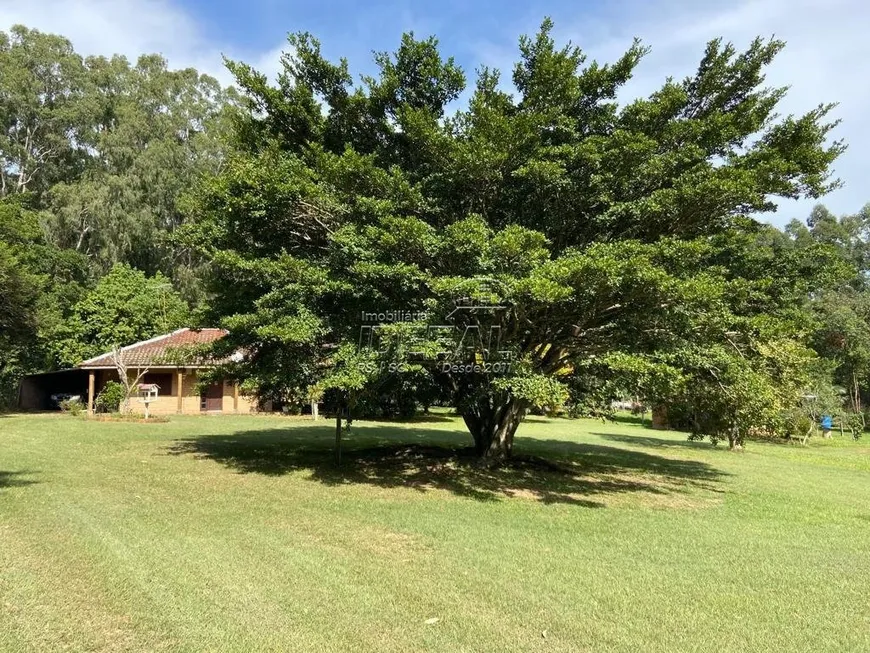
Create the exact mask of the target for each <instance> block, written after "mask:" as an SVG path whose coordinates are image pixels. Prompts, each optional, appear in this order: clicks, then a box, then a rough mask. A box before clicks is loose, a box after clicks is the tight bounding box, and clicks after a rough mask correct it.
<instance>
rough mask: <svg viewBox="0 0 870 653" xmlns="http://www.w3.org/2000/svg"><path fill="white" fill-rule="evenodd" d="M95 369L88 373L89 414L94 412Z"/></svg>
mask: <svg viewBox="0 0 870 653" xmlns="http://www.w3.org/2000/svg"><path fill="white" fill-rule="evenodd" d="M94 381H95V379H94V371H93V370H91V371H90V373H88V415H89V416H90V415H93V414H94V385H95V383H94Z"/></svg>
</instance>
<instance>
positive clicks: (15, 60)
mask: <svg viewBox="0 0 870 653" xmlns="http://www.w3.org/2000/svg"><path fill="white" fill-rule="evenodd" d="M233 97H234V95H233V92H232V90H225V89H222V88H221V87H220V85H219V84H218V82H217V81H216V80H215V79H213V78H211V77H209V76H207V75H202V74H200V73H198V72H197V71H196V70H194V69H191V68H188V69H183V70H171V69H170V68H169V67H168V65H167V62H166V60H165V59H163V57H161V56H160V55H156V54H154V55H142V56H141V57H139V59H138V60H137V61H136V62H135V63H132V64H131V63H130V62H129V61H128V60H127V59H126V58H125V57H123V56H119V55H116V56H113V57H111V58H106V57H86V58H85V57H82V56H81V55H79V54H77V53H76V52H75V50H74V49H73V47H72V44H71V43H70V42H69V41H68V40H67V39H65V38H63V37H61V36H56V35H52V34H44V33H42V32H39V31H38V30H33V29H28V28H26V27H23V26H20V25H17V26H14V27H13V28H12V29H11V30H10V31H9V32H8V33H5V32H0V125H2V127H0V197H3V196H7V195H13V194H20V193H28V194H29V195H30V196H31V198H32V204H33V208H34V209H36V210H40V211H41V219H42V224H43V228H44V230H45V234H46V236H47V237H48V239H49V240H50V242H52V243H53V244H55V245H56V246H58V247H60V248H65V249H72V250H75V251H77V252H80V253H82V254H83V255H85V256H86V257H88V259H89V260H90V261H91V263H92V266H93V268H94V271H95V273H96V274H104V273H105V272H106V271H108V270H109V268H111V267H112V265H114V264H115V263H117V262H123V263H128V264H130V265H133V266H134V267H138V268H139V269H142V270H144V271H146V272H148V273H149V274H153V273H154V272H156V271H158V270H159V271H162V272H164V273H165V274H168V275H170V276H172V277H173V278H175V279H177V280H178V281H179V282H181V283H183V284H185V285H186V286H191V285H193V281H194V279H193V278H192V273H191V269H192V268H194V267H195V264H196V261H194V260H193V259H192V258H191V256H190V252H186V251H183V250H180V249H178V248H176V247H175V246H174V244H173V242H172V240H171V233H172V231H173V230H174V229H175V228H176V227H177V226H178V225H179V223H180V222H181V220H182V212H181V210H180V208H179V206H178V200H179V196H180V195H181V193H182V192H183V191H185V190H186V189H187V188H189V187H190V185H191V184H192V183H193V181H194V180H195V179H196V178H197V177H198V176H199V175H201V174H204V173H206V172H214V171H216V170H217V169H218V168H219V166H220V164H221V161H222V158H223V154H222V147H221V145H220V143H221V139H220V135H221V133H222V132H223V131H225V130H226V129H227V128H228V127H229V119H230V116H229V115H228V113H227V111H226V108H227V106H228V104H231V103H232V101H233Z"/></svg>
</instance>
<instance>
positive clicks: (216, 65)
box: [0, 0, 283, 85]
mask: <svg viewBox="0 0 870 653" xmlns="http://www.w3.org/2000/svg"><path fill="white" fill-rule="evenodd" d="M16 23H21V24H23V25H26V26H28V27H31V28H36V29H38V30H40V31H43V32H51V33H54V34H62V35H63V36H66V37H67V38H69V39H70V40H71V41H72V43H73V45H74V46H75V48H76V50H77V51H78V52H80V53H82V54H85V55H89V54H102V55H112V54H116V53H117V54H123V55H126V56H127V58H128V59H130V60H131V61H135V60H136V58H137V57H138V56H139V55H140V54H145V53H152V52H159V53H160V54H162V55H163V56H164V57H166V59H167V60H168V61H169V64H170V66H172V67H173V68H183V67H187V66H193V67H194V68H196V69H198V70H200V71H201V72H204V73H208V74H209V75H212V76H213V77H216V78H217V79H218V80H220V82H221V83H222V84H224V85H226V84H229V83H231V82H232V76H231V75H230V73H229V71H227V69H226V68H225V67H224V65H223V59H222V55H224V54H226V55H227V56H229V57H230V58H235V59H242V60H243V61H247V62H249V63H251V64H252V65H254V66H255V67H256V68H258V69H259V70H261V71H262V72H264V73H266V74H268V75H269V76H270V77H274V76H275V75H276V74H277V72H278V70H279V67H280V63H279V61H280V55H281V51H282V48H283V44H278V45H276V47H274V48H271V49H269V50H266V51H262V52H236V51H233V50H232V49H231V48H229V49H222V48H221V47H220V46H219V45H218V44H215V43H213V42H211V41H209V39H208V38H206V36H205V35H204V34H203V32H202V30H201V28H200V27H199V26H198V25H197V24H196V22H195V20H194V19H193V17H192V16H191V15H189V14H188V13H187V12H185V11H184V10H183V9H181V8H179V7H178V6H176V5H175V4H173V3H172V2H169V1H167V0H24V1H23V2H22V0H0V30H7V29H9V27H11V26H12V25H15V24H16Z"/></svg>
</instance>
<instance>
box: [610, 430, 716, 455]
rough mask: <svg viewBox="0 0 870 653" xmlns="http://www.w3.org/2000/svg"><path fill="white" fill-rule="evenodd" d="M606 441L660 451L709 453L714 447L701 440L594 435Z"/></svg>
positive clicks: (616, 434)
mask: <svg viewBox="0 0 870 653" xmlns="http://www.w3.org/2000/svg"><path fill="white" fill-rule="evenodd" d="M593 435H597V436H598V437H601V438H604V439H605V440H612V441H613V442H622V443H624V444H634V445H637V446H640V447H653V448H658V449H672V448H678V447H679V448H684V449H704V450H707V451H709V450H710V449H711V448H712V445H711V444H710V442H709V441H707V442H704V441H701V440H671V439H670V438H654V437H652V436H650V435H622V434H619V433H593Z"/></svg>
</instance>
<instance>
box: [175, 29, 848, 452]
mask: <svg viewBox="0 0 870 653" xmlns="http://www.w3.org/2000/svg"><path fill="white" fill-rule="evenodd" d="M551 31H552V24H551V22H550V21H549V20H547V21H544V23H543V24H542V26H541V29H540V31H539V32H538V34H537V35H535V36H534V37H523V38H522V39H521V40H520V44H519V61H518V62H517V64H516V65H515V67H514V70H513V75H512V82H513V88H512V89H510V88H509V87H508V86H507V85H506V84H504V83H503V82H502V81H501V77H500V74H499V72H498V71H494V70H489V69H486V68H482V69H480V70H479V71H478V75H477V78H476V80H475V83H474V89H473V91H472V93H471V96H470V99H469V101H468V106H467V107H465V108H460V109H459V110H457V111H456V112H455V113H453V114H450V113H449V108H450V105H451V103H452V102H454V101H456V100H457V99H458V98H459V97H460V95H461V94H462V92H463V90H464V88H465V75H464V72H463V71H462V70H461V69H460V68H459V67H458V66H457V65H456V63H455V62H454V60H453V59H451V58H445V57H443V56H442V55H441V53H440V51H439V48H438V43H437V41H436V40H435V39H426V40H417V39H415V38H414V36H413V35H410V34H408V35H405V36H404V37H403V38H402V40H401V43H400V45H399V47H398V49H397V50H396V52H395V53H392V54H388V53H379V54H377V55H376V56H375V63H376V64H377V66H378V69H379V73H378V75H377V76H373V77H365V78H363V80H362V83H361V84H360V85H358V86H354V85H353V83H352V79H351V77H350V75H349V72H348V63H347V62H346V61H344V60H342V61H340V62H339V63H337V64H335V63H331V62H329V61H327V60H326V59H325V58H324V57H323V56H322V54H321V51H320V44H319V42H318V41H317V40H316V39H315V38H314V37H312V36H311V35H309V34H295V35H292V36H291V37H290V45H291V46H292V51H291V53H288V54H286V55H285V56H284V59H283V64H284V66H283V71H282V73H281V74H280V76H279V79H278V85H277V86H272V85H270V84H269V83H268V81H267V79H266V78H265V77H264V76H263V75H262V74H260V73H258V72H256V71H255V70H253V69H252V68H251V67H250V66H248V65H246V64H242V63H236V62H233V63H230V69H231V70H232V71H233V72H234V74H235V76H236V81H237V84H238V86H239V88H240V89H241V91H242V101H241V104H242V107H243V108H244V111H243V112H240V113H239V114H238V115H237V116H236V123H235V132H234V138H235V148H234V150H233V151H232V152H230V153H228V154H227V159H226V165H225V167H224V168H223V169H222V170H221V172H220V173H219V174H218V175H216V176H214V177H213V178H211V179H210V180H208V181H207V182H206V183H204V184H203V185H201V186H200V187H199V188H198V190H197V193H196V196H195V200H194V202H193V206H194V209H193V210H194V216H195V223H194V224H193V226H192V227H191V229H190V230H189V231H188V232H187V234H186V237H187V238H189V239H190V242H193V243H196V244H197V246H198V247H199V249H200V251H202V252H203V254H204V255H205V256H206V257H207V258H208V259H209V260H210V261H211V264H210V267H209V270H208V275H209V276H208V278H209V282H210V288H211V291H212V293H213V300H212V302H211V303H210V310H211V315H212V317H213V318H214V319H216V320H220V321H221V323H222V324H223V325H224V326H226V327H227V328H229V329H230V331H231V337H230V339H229V340H228V341H227V342H226V343H225V344H226V346H227V347H234V348H235V347H241V348H243V349H244V350H245V351H247V352H248V357H247V359H246V360H245V361H244V362H243V363H241V364H239V365H237V366H236V367H235V369H234V370H233V372H234V373H235V374H237V375H238V376H240V377H244V378H253V379H256V380H257V382H258V383H260V384H261V385H262V386H263V387H268V388H270V389H275V390H281V391H285V392H299V391H303V390H304V389H306V388H310V387H312V386H318V385H319V386H325V387H336V388H338V389H340V390H341V391H342V392H343V393H344V396H345V400H346V401H350V402H352V401H353V397H354V396H355V394H359V393H363V392H365V389H366V388H367V387H371V386H372V385H375V386H376V385H377V384H378V383H379V382H380V378H379V377H380V376H381V375H383V374H385V373H389V371H387V372H384V370H385V369H387V370H389V369H390V368H385V367H384V365H383V363H384V362H385V361H387V360H388V361H391V362H392V363H393V364H394V367H393V368H392V369H394V370H397V371H399V372H403V371H404V372H409V371H416V370H418V369H419V368H420V366H423V367H425V366H426V365H427V364H429V365H430V367H431V363H432V362H433V360H435V361H440V362H443V360H444V359H445V356H447V357H448V358H449V359H450V360H452V361H454V362H456V361H457V360H459V359H462V360H461V361H460V362H464V363H469V362H471V363H475V362H481V361H485V360H487V359H488V358H489V357H491V356H492V354H493V352H492V351H490V349H488V348H487V347H485V346H482V345H481V346H477V347H468V346H467V343H465V342H463V341H462V334H464V333H467V332H468V329H467V328H465V329H464V330H463V329H458V330H455V331H458V332H459V335H456V333H454V341H453V342H452V343H450V344H448V345H447V346H445V343H444V342H443V341H439V337H435V336H434V335H433V332H432V329H430V328H425V324H428V326H430V327H431V326H432V325H444V324H445V321H446V320H448V316H450V315H453V314H454V311H455V309H456V307H457V306H458V305H461V302H462V301H470V302H471V303H472V304H474V305H476V306H479V307H488V306H489V307H496V306H497V307H499V311H498V314H497V315H496V316H495V317H493V312H492V311H488V312H487V315H486V316H484V315H483V313H484V312H485V311H478V312H477V313H476V314H472V315H471V321H472V322H473V324H474V326H475V327H477V328H478V331H477V332H478V333H479V332H480V329H481V328H483V329H484V330H486V329H488V330H489V332H490V333H492V329H493V328H496V332H497V333H498V334H499V338H500V341H499V343H498V350H499V352H500V353H501V354H502V355H503V356H504V358H505V359H506V360H510V361H511V365H510V366H509V367H508V369H509V371H507V372H506V373H500V374H488V373H485V372H484V373H481V372H480V371H478V370H477V369H476V368H475V367H474V366H473V365H472V366H471V368H470V369H471V372H468V371H467V370H468V365H464V366H459V367H460V368H461V370H460V372H459V373H455V372H454V371H453V370H451V369H446V368H443V366H442V367H440V368H439V367H438V366H437V365H435V366H434V368H433V369H432V373H433V374H434V375H435V377H436V378H437V379H438V381H439V383H441V384H444V385H445V386H447V387H449V388H450V389H451V390H452V391H453V393H454V402H455V405H456V406H457V407H458V408H459V410H461V412H462V414H463V416H464V417H465V421H466V424H467V425H468V427H469V430H470V432H471V434H472V436H473V437H474V440H475V444H476V448H477V451H478V452H479V453H480V454H481V455H482V456H484V457H487V458H491V459H494V460H500V459H503V458H504V457H506V456H508V455H509V454H510V452H511V448H512V443H513V435H514V432H515V430H516V427H517V425H518V424H519V422H520V420H521V419H522V417H523V416H524V415H525V413H526V412H527V411H528V410H529V409H530V408H531V407H533V406H536V405H537V406H542V405H549V404H553V403H558V402H560V401H562V400H563V399H564V397H565V396H567V389H566V387H567V385H569V384H570V380H571V378H572V377H573V376H575V375H577V374H578V373H579V371H580V370H582V369H584V368H586V367H588V365H589V364H590V362H596V361H597V362H598V363H599V364H605V365H609V364H610V363H612V362H614V361H616V360H617V359H618V358H619V357H621V361H622V364H625V363H626V362H627V360H628V359H631V360H633V361H635V363H634V364H635V365H640V364H643V365H655V366H659V369H661V367H660V366H663V365H667V366H670V367H671V368H672V369H673V370H674V371H675V373H676V376H677V377H680V378H682V379H683V380H686V379H687V378H690V377H692V376H695V377H697V378H700V377H701V376H703V375H704V374H707V375H712V376H711V378H715V380H716V383H717V384H719V386H722V387H724V388H729V392H732V393H733V394H734V397H735V398H734V399H733V402H734V403H735V404H741V403H742V399H739V398H746V397H755V396H758V388H759V386H758V383H756V381H754V380H753V379H752V378H750V377H749V376H747V374H745V372H747V371H752V373H753V375H757V376H759V379H763V380H764V381H766V382H767V383H768V384H769V385H768V387H773V384H775V383H776V382H777V378H778V377H777V373H778V371H777V370H774V369H771V370H765V369H764V368H759V367H757V366H755V365H754V363H752V362H750V361H751V360H752V359H755V358H757V357H763V356H764V352H765V351H768V350H769V348H770V347H777V346H779V347H786V348H795V347H798V346H799V345H798V344H797V343H789V342H788V341H786V342H781V341H782V340H783V338H781V337H780V336H777V335H776V334H777V333H780V331H779V327H781V326H783V325H788V327H789V328H788V329H787V330H786V331H784V332H782V333H786V334H794V333H796V331H795V329H796V328H797V325H795V324H794V321H795V318H794V316H793V315H790V312H789V308H790V307H793V304H791V303H790V302H792V300H793V299H794V298H795V296H796V294H795V293H793V292H786V291H785V284H784V283H783V280H782V279H777V278H776V277H775V276H774V274H773V273H772V271H770V270H766V269H751V270H746V269H744V268H742V267H741V265H742V263H743V262H744V260H742V259H741V257H743V259H745V258H746V256H745V254H744V253H742V252H741V251H740V247H739V246H737V245H734V244H733V241H735V240H739V239H740V238H741V237H744V238H755V237H756V234H757V232H758V231H759V226H758V225H757V223H755V222H754V221H753V220H752V219H751V217H750V216H756V215H760V214H763V213H765V212H769V211H772V210H774V208H775V204H774V201H773V198H776V197H790V198H797V197H819V196H821V195H823V194H824V193H826V192H828V191H829V190H830V189H832V188H834V187H836V185H837V184H838V182H837V181H836V180H832V179H831V175H830V167H831V164H832V163H833V161H834V160H835V159H836V157H837V156H838V155H839V153H840V152H841V151H842V149H843V145H842V144H841V143H840V142H837V141H834V142H833V143H831V142H829V134H830V131H831V129H832V128H833V127H834V126H835V124H836V122H835V121H831V120H828V119H827V116H828V114H829V112H830V110H831V108H832V105H830V104H821V105H820V106H819V107H818V108H817V109H815V110H813V111H810V112H809V113H807V114H806V115H802V116H786V117H777V115H776V113H775V110H776V107H777V104H778V102H779V101H780V100H781V99H782V97H783V96H784V94H785V92H786V91H785V89H783V88H770V87H767V86H765V84H764V70H765V68H766V66H768V65H769V64H770V63H771V61H772V60H773V58H774V57H775V56H776V54H777V53H778V52H779V51H780V50H781V49H782V47H783V45H784V44H783V43H782V42H780V41H777V40H762V39H757V40H755V41H753V42H752V43H751V44H750V46H749V47H748V48H747V49H746V50H744V51H738V50H737V49H736V48H735V47H734V46H733V45H731V44H727V43H724V42H722V41H720V40H717V41H712V42H711V43H709V44H708V46H707V48H706V51H705V52H704V53H703V55H702V57H701V61H700V63H699V66H698V69H697V72H696V73H695V74H694V75H692V76H690V77H688V78H686V79H684V80H682V81H679V82H678V81H674V80H672V79H669V80H667V81H665V83H664V84H663V86H662V87H661V88H660V89H659V90H658V91H656V92H655V93H653V94H651V95H650V96H649V97H646V98H640V99H637V100H634V101H629V102H625V101H619V100H617V96H618V94H619V91H620V88H621V87H622V86H623V85H624V84H625V83H626V82H627V81H628V79H629V78H630V77H631V75H632V73H633V71H634V70H635V69H636V67H637V66H639V65H642V60H643V57H644V55H645V54H646V52H647V49H646V48H645V47H644V46H643V45H642V44H641V43H639V42H635V43H634V44H633V45H632V46H631V48H629V50H628V51H627V52H626V53H625V54H624V55H623V56H622V57H620V58H619V59H618V60H617V61H616V62H613V63H610V64H599V63H598V62H594V61H592V62H590V61H587V59H586V56H585V54H584V53H583V52H582V51H581V50H580V49H579V48H577V47H575V46H573V45H571V44H568V45H565V46H559V45H557V44H556V43H555V41H554V39H553V38H552V35H551ZM744 249H745V248H744ZM771 291H778V292H771ZM799 299H800V300H801V301H803V299H804V298H803V297H800V298H799ZM387 308H399V309H401V310H402V311H408V312H414V313H423V312H425V314H426V316H427V319H426V320H423V326H424V328H422V329H421V328H420V327H421V324H419V323H416V324H415V323H412V324H404V325H403V324H398V325H391V326H389V328H384V329H381V330H380V333H381V338H380V340H381V342H380V343H379V345H378V346H375V347H372V348H370V347H368V346H366V343H364V346H363V347H359V344H360V327H361V324H360V316H361V315H362V314H364V313H365V312H366V311H373V312H375V313H377V312H379V311H382V310H384V309H387ZM418 322H419V321H418ZM421 334H422V335H421ZM457 339H458V342H457V341H456V340H457ZM442 340H443V339H442ZM785 340H788V339H787V338H786V339H785ZM483 344H485V343H483ZM421 352H429V354H430V356H429V358H428V359H427V358H426V357H425V356H424V357H422V358H421V356H420V355H419V354H420V353H421ZM433 352H434V359H433V358H432V356H431V354H433ZM810 354H811V352H810V353H807V356H809V357H811V356H810ZM801 356H803V354H798V353H796V354H795V357H796V358H797V359H801ZM457 357H458V358H457ZM371 359H374V360H378V361H379V362H380V364H378V365H363V364H362V363H363V362H365V360H371ZM396 363H398V364H399V366H398V367H396V366H395V364H396ZM732 368H733V370H732ZM726 369H727V370H732V371H728V372H727V373H722V372H723V370H726ZM779 372H781V371H779ZM666 376H667V375H666ZM758 382H759V383H760V381H758ZM741 384H743V385H745V386H746V387H743V385H741ZM669 391H670V390H669ZM738 397H739V398H738ZM723 410H724V409H723ZM725 412H726V413H727V411H725ZM721 414H722V411H719V412H718V415H719V416H721ZM724 419H725V421H726V422H727V423H728V424H727V429H726V430H729V431H730V430H733V429H735V428H736V429H738V430H745V428H746V425H747V420H746V419H738V417H736V416H735V415H734V414H733V411H732V413H731V414H730V417H729V416H726V417H725V418H724ZM699 424H700V425H701V428H702V429H705V430H707V431H710V432H712V431H715V432H716V433H719V432H720V430H721V428H722V427H721V424H718V423H717V424H716V425H712V423H706V424H704V423H699ZM741 437H742V436H741Z"/></svg>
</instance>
